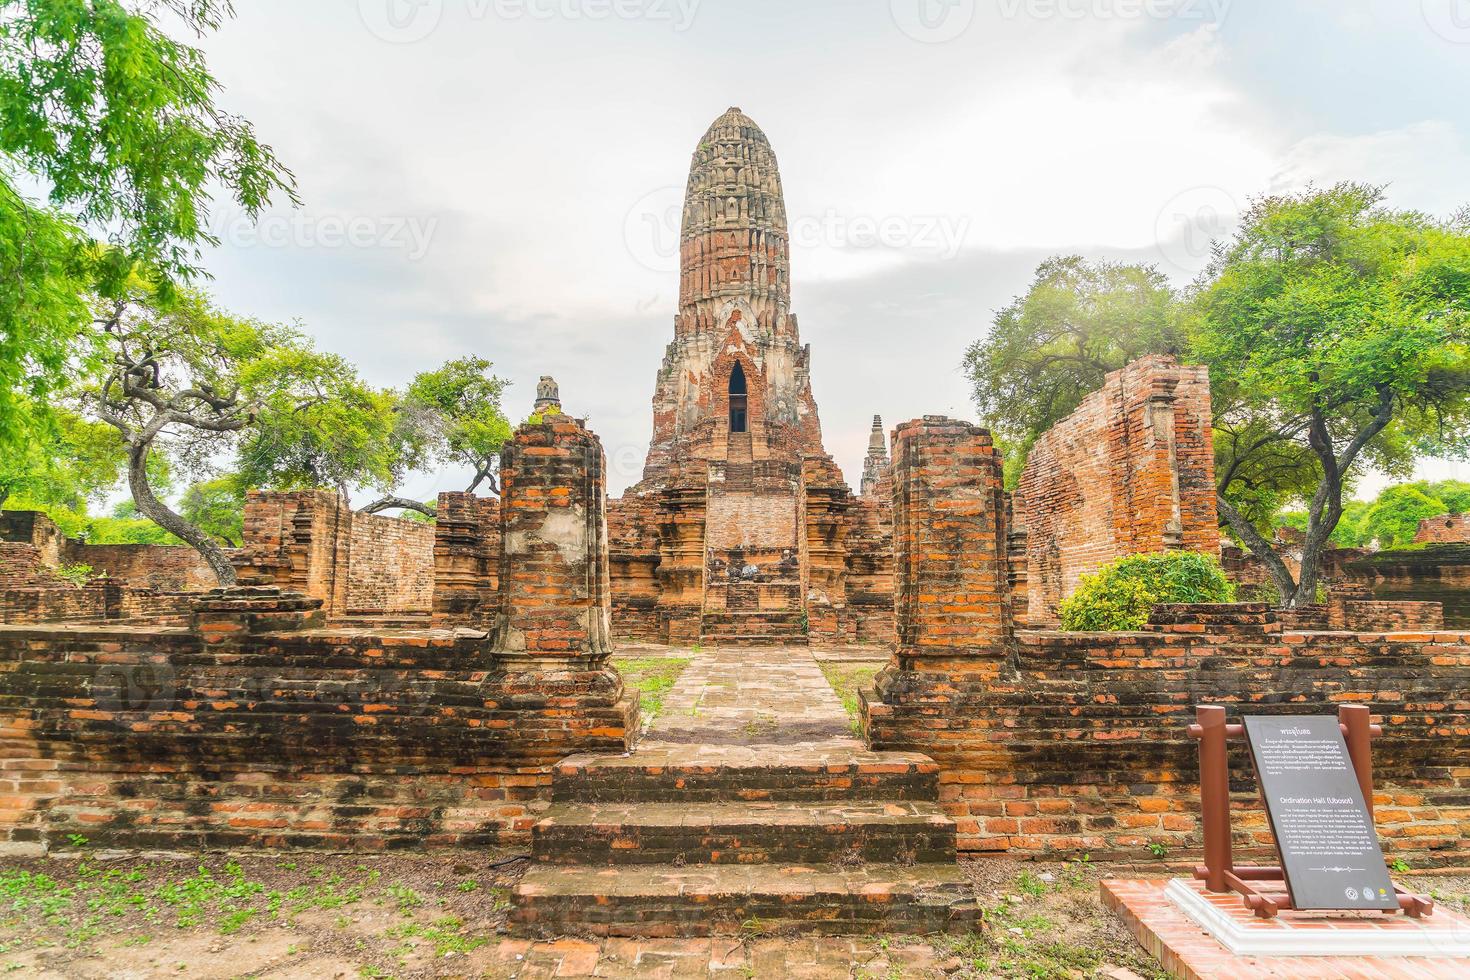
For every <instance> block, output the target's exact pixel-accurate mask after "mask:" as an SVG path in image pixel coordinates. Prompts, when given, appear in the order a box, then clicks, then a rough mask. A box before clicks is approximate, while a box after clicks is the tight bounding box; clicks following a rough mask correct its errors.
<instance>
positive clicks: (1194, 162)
mask: <svg viewBox="0 0 1470 980" xmlns="http://www.w3.org/2000/svg"><path fill="white" fill-rule="evenodd" d="M437 6H438V8H440V10H441V15H440V16H439V19H438V21H437V22H436V23H435V25H434V27H433V29H432V30H431V31H429V32H428V33H427V34H426V35H425V36H424V37H423V38H422V40H419V41H417V42H416V43H404V44H390V43H385V42H384V41H382V40H381V39H380V38H379V37H377V36H375V35H374V34H373V33H372V32H371V31H370V30H368V29H367V28H366V27H364V25H363V23H362V21H361V20H360V19H359V16H358V7H359V4H358V2H357V0H338V2H336V3H331V4H327V3H320V4H318V3H313V4H302V3H300V2H299V0H255V2H252V3H251V4H249V5H241V8H240V19H239V20H238V21H236V22H232V23H230V24H228V25H226V27H225V29H224V30H223V32H222V33H221V34H219V35H218V36H216V37H212V38H210V39H209V40H208V41H207V48H208V55H209V58H210V62H211V65H212V66H213V67H214V68H215V70H216V73H217V74H218V75H219V77H220V78H221V79H222V81H224V83H225V85H226V92H225V94H224V96H223V103H224V104H225V105H226V106H228V107H229V108H230V109H231V110H232V111H239V112H241V113H243V114H244V115H245V116H246V117H248V118H250V119H251V120H252V121H254V122H255V123H256V125H257V127H258V128H259V129H260V131H261V133H262V135H263V136H264V137H265V138H266V139H268V140H269V141H270V142H271V143H273V144H274V145H275V147H276V149H277V150H278V152H279V153H280V155H281V157H282V158H283V159H285V160H286V161H288V162H289V163H290V165H291V166H292V167H293V168H294V169H295V170H296V172H297V174H298V176H299V177H300V180H301V188H302V193H303V197H304V198H305V200H306V205H305V208H304V209H303V212H302V215H303V216H305V218H306V219H308V220H309V221H310V222H312V223H314V224H313V225H312V226H313V227H320V222H321V221H323V220H338V219H340V220H345V221H351V220H352V219H354V218H357V217H362V216H368V217H372V218H376V219H383V218H403V219H413V220H416V221H417V222H419V227H421V228H427V227H429V226H430V225H432V228H433V232H432V236H431V239H430V241H429V242H428V247H427V250H426V251H424V253H423V255H422V256H420V257H418V258H417V259H414V258H411V257H410V256H409V254H407V252H406V251H405V250H402V249H396V250H395V249H392V248H385V247H382V243H381V242H379V243H376V244H369V245H368V246H366V247H346V246H344V247H336V248H323V247H320V246H319V245H313V247H304V246H303V245H302V243H300V242H299V241H289V242H287V243H286V244H285V245H282V246H279V247H265V246H262V245H260V244H254V245H249V246H246V245H243V244H240V243H233V244H227V245H226V246H225V247H223V248H221V249H220V250H218V251H217V252H216V253H215V254H213V255H212V256H211V257H210V258H209V264H210V266H211V268H212V269H213V270H214V271H215V272H216V274H217V276H218V279H217V281H216V283H215V288H216V291H217V292H218V294H219V296H220V298H221V300H222V301H223V302H224V303H225V304H226V305H227V306H230V307H231V308H234V309H237V310H240V311H241V312H244V313H249V314H252V315H256V316H263V317H272V318H279V319H291V318H294V317H297V316H300V317H301V318H302V319H303V320H304V322H305V325H306V327H307V328H308V329H309V330H311V331H312V332H313V333H314V334H316V335H317V336H318V337H319V338H320V340H321V342H322V343H323V345H325V346H328V347H331V348H333V349H336V350H340V351H342V352H344V353H346V354H347V355H348V356H350V357H352V358H353V359H354V360H356V361H357V362H358V363H359V364H361V366H362V367H363V369H364V370H365V371H366V372H367V373H368V374H369V376H370V377H372V378H373V380H375V381H377V382H378V383H382V384H389V383H402V382H403V381H405V380H406V379H407V378H408V377H409V376H411V375H412V373H413V372H415V371H417V370H422V369H425V368H429V367H432V366H434V365H435V364H437V363H439V362H441V361H443V360H444V359H445V358H448V357H454V356H460V355H463V354H466V353H478V354H482V355H484V356H486V357H489V358H491V359H492V360H494V361H495V362H496V366H497V370H499V371H501V372H502V373H504V374H506V375H508V376H509V377H511V378H512V379H513V380H514V382H515V387H514V388H513V389H512V391H511V394H510V396H509V401H510V407H511V409H512V412H513V413H521V412H523V411H524V410H526V409H528V408H529V403H530V400H531V397H532V391H533V390H534V385H535V381H536V378H537V377H538V376H539V375H541V374H543V373H551V374H555V375H556V376H557V377H558V380H560V381H561V382H562V385H563V392H564V396H565V398H566V400H567V403H568V407H569V408H570V409H571V410H573V411H579V412H585V413H587V414H590V415H591V417H592V421H593V427H594V429H596V431H598V432H599V434H600V435H601V436H602V438H603V441H604V444H605V445H606V446H607V448H608V451H609V455H610V457H611V456H613V455H614V454H615V453H619V452H621V453H622V454H623V456H624V457H627V456H629V455H630V454H631V455H632V456H633V457H636V456H638V455H639V453H640V452H641V447H642V446H644V445H646V441H647V439H648V436H649V431H650V427H651V419H650V407H649V401H650V398H651V395H652V389H653V381H654V374H655V372H656V370H657V367H658V362H659V359H660V356H661V354H662V349H663V346H664V344H665V343H667V341H668V340H669V338H670V335H671V332H672V319H673V314H674V303H675V288H676V275H675V272H674V271H673V269H672V267H671V266H669V265H668V264H667V263H660V262H659V261H657V258H658V256H657V255H655V256H654V257H653V260H650V258H649V255H648V254H647V252H648V249H647V244H648V243H647V241H644V240H640V241H634V242H631V243H630V241H629V236H630V232H629V228H630V225H631V226H632V227H634V228H637V227H638V226H639V221H640V218H641V215H640V212H639V209H640V208H644V207H647V206H648V205H647V202H648V201H649V200H653V201H654V205H653V207H654V208H655V210H658V209H659V208H660V207H662V205H660V204H659V203H658V202H659V201H663V200H664V198H668V199H669V200H671V201H672V202H674V204H675V206H677V201H678V196H679V192H680V189H681V188H682V186H683V183H684V179H685V176H686V172H687V167H688V162H689V155H690V152H691V150H692V149H693V148H694V144H695V142H696V141H697V139H698V138H699V135H700V134H701V132H702V131H703V129H704V127H705V126H706V125H708V123H709V121H710V120H712V119H713V118H714V117H715V116H717V115H718V114H719V113H720V112H722V111H723V110H724V109H725V107H726V106H728V105H731V104H738V105H741V106H743V108H744V109H745V110H746V111H747V112H748V113H749V114H750V115H751V116H752V117H753V118H755V119H756V120H757V121H758V122H759V123H760V124H761V125H762V126H763V127H764V128H765V130H766V132H767V134H768V135H769V136H770V138H771V140H772V142H773V144H774V146H775V149H776V152H777V154H778V156H779V157H780V160H781V164H782V173H783V177H784V180H785V187H786V193H787V202H788V212H789V214H790V216H791V220H792V224H793V230H794V231H796V230H798V229H802V230H804V231H803V233H801V234H798V237H797V241H796V247H795V250H794V254H793V259H792V265H793V270H792V271H793V292H794V307H795V309H796V311H797V313H798V314H799V315H800V317H801V323H802V329H803V333H804V337H805V339H806V340H807V341H809V342H810V343H811V344H812V347H813V360H814V379H813V381H814V385H815V388H816V394H817V397H818V402H819V405H820V407H821V412H822V419H823V423H824V428H825V431H826V434H827V440H828V445H829V448H830V449H832V451H833V452H834V453H835V454H837V456H838V461H839V463H841V465H842V466H843V468H844V471H845V472H846V473H847V475H848V477H849V479H850V480H852V481H854V482H855V481H856V480H857V478H858V474H859V470H860V463H861V456H862V452H863V447H864V445H865V443H866V435H867V427H868V422H869V420H870V418H871V416H872V414H873V413H874V412H882V413H883V414H884V416H885V419H886V420H887V421H889V422H890V423H892V422H895V421H899V420H901V419H902V418H910V417H913V416H915V415H919V414H923V413H924V412H933V411H947V412H952V413H954V414H959V415H965V414H968V413H969V406H968V401H967V395H966V389H965V384H964V380H963V378H962V377H961V376H960V375H959V371H958V367H959V358H960V356H961V354H962V352H963V349H964V346H965V344H966V343H967V342H968V341H970V340H973V339H974V338H976V337H978V336H980V335H981V334H982V333H983V332H984V331H985V329H986V327H987V326H988V324H989V323H990V320H991V317H992V315H993V312H994V310H995V309H996V308H997V307H998V306H1000V305H1003V304H1004V303H1005V302H1006V301H1008V300H1009V298H1010V297H1011V296H1013V295H1015V294H1017V293H1019V292H1021V291H1023V290H1024V289H1025V287H1026V285H1027V283H1028V282H1029V280H1030V273H1031V270H1032V269H1033V268H1034V266H1035V263H1036V261H1038V260H1039V259H1040V258H1043V257H1045V256H1046V255H1047V254H1052V253H1059V252H1074V251H1076V252H1082V253H1083V254H1088V255H1091V256H1094V257H1102V256H1108V257H1114V258H1134V259H1140V260H1145V261H1156V262H1159V263H1161V264H1162V265H1163V266H1164V267H1165V268H1166V269H1167V271H1169V272H1170V273H1171V274H1172V275H1174V276H1176V277H1177V278H1179V279H1188V278H1189V277H1190V276H1192V275H1193V273H1194V271H1195V270H1196V269H1197V268H1198V266H1199V265H1201V264H1202V263H1203V261H1204V258H1205V248H1204V246H1205V245H1206V244H1207V239H1208V237H1209V234H1212V233H1215V232H1222V233H1223V230H1226V229H1228V224H1229V221H1230V220H1232V219H1233V216H1234V212H1235V211H1237V210H1238V209H1239V207H1240V206H1243V204H1244V202H1245V200H1246V198H1248V197H1249V196H1250V195H1251V194H1254V193H1259V192H1261V191H1263V190H1266V189H1269V188H1285V187H1295V186H1299V185H1300V184H1301V183H1302V182H1304V181H1306V180H1316V181H1317V182H1319V183H1324V182H1328V181H1330V180H1335V179H1339V178H1340V177H1352V178H1356V179H1368V180H1375V181H1379V180H1381V181H1391V182H1392V187H1391V190H1390V195H1391V201H1392V202H1393V203H1394V204H1396V205H1401V206H1415V207H1422V208H1425V209H1428V210H1433V211H1436V212H1441V213H1442V212H1444V211H1446V210H1448V209H1449V208H1450V207H1452V206H1453V205H1454V204H1456V203H1459V202H1457V201H1455V200H1454V198H1455V197H1456V195H1457V194H1458V195H1463V194H1464V193H1465V192H1464V186H1465V185H1464V176H1463V175H1464V174H1465V173H1467V172H1470V167H1467V166H1466V164H1467V163H1470V159H1467V152H1466V147H1465V143H1464V140H1465V135H1464V134H1465V129H1464V126H1463V121H1461V122H1459V123H1457V122H1453V121H1448V120H1434V121H1427V122H1426V121H1422V120H1420V119H1419V118H1418V117H1417V116H1416V115H1415V100H1413V99H1409V98H1405V99H1402V100H1401V101H1400V102H1399V103H1398V104H1396V107H1395V118H1394V119H1393V120H1392V121H1391V122H1390V123H1389V124H1387V125H1386V126H1382V127H1378V128H1380V129H1382V131H1381V132H1371V133H1367V134H1364V133H1362V132H1342V131H1340V130H1341V129H1342V127H1341V126H1336V127H1334V126H1330V125H1324V124H1323V123H1321V122H1319V121H1317V119H1316V117H1315V116H1313V115H1312V114H1311V113H1310V112H1309V111H1307V110H1305V109H1297V110H1296V111H1295V112H1286V111H1284V110H1282V107H1281V106H1280V105H1278V102H1280V101H1282V100H1283V99H1284V97H1285V96H1286V95H1287V94H1296V93H1297V92H1298V91H1299V90H1298V89H1294V88H1289V86H1297V85H1300V84H1302V83H1301V82H1300V81H1299V80H1298V79H1297V78H1296V76H1295V75H1294V74H1293V73H1294V72H1295V71H1296V70H1297V68H1298V67H1299V66H1297V65H1295V64H1292V65H1288V66H1285V67H1284V68H1282V71H1281V78H1279V79H1277V80H1276V81H1275V82H1274V83H1273V84H1274V85H1275V86H1276V88H1275V89H1274V90H1272V89H1270V88H1265V89H1263V88H1262V87H1260V86H1259V85H1255V84H1249V85H1248V84H1247V82H1250V83H1256V82H1258V81H1259V78H1257V77H1255V76H1254V75H1253V76H1251V77H1250V78H1246V77H1245V76H1244V75H1243V74H1242V73H1243V72H1249V71H1254V70H1255V69H1254V67H1253V66H1252V67H1243V66H1242V64H1241V59H1240V56H1241V55H1242V53H1243V51H1244V49H1243V48H1241V47H1239V45H1241V44H1249V43H1260V42H1259V41H1258V40H1257V41H1256V42H1252V41H1250V40H1247V41H1241V40H1240V38H1242V37H1245V38H1250V37H1251V35H1249V34H1248V33H1247V29H1248V28H1250V26H1251V23H1250V16H1249V13H1248V12H1247V11H1245V10H1243V9H1242V10H1235V9H1230V10H1229V11H1228V12H1227V16H1226V17H1225V18H1224V19H1223V22H1222V23H1220V24H1217V23H1215V22H1214V21H1213V20H1207V21H1206V22H1202V23H1195V22H1180V23H1176V22H1168V21H1161V20H1155V19H1149V18H1138V17H1134V18H1129V17H1117V16H1113V17H1107V18H1097V17H1085V18H1072V17H1058V16H1040V15H1038V13H1037V11H1041V10H1044V9H1050V8H1049V7H1046V5H1041V6H1036V5H1032V6H1027V5H1025V4H1022V5H1020V6H1017V5H1015V4H1012V5H1010V7H1009V8H1006V9H1015V10H1018V11H1020V13H1018V14H1014V15H1012V16H1009V17H1007V16H1005V11H1004V10H1003V9H1002V8H1001V7H1000V6H998V5H992V4H976V5H975V14H974V19H973V22H972V23H970V24H969V25H968V26H967V27H966V28H965V30H964V31H963V32H961V33H960V35H959V36H957V37H955V38H954V39H953V40H951V41H949V42H948V43H943V44H925V43H918V42H916V41H914V40H912V39H911V38H910V37H908V36H906V35H905V34H904V33H903V31H902V30H900V29H899V28H898V27H897V26H896V25H895V23H894V22H893V20H892V19H891V17H890V10H889V8H890V5H889V4H888V3H886V2H880V3H875V4H867V5H855V4H851V3H836V2H830V3H829V2H824V0H810V2H807V0H803V2H802V3H799V4H793V3H790V2H789V0H769V2H767V0H741V2H739V3H728V2H721V0H703V2H702V3H700V4H699V5H698V8H697V10H695V11H694V18H693V22H692V24H691V25H690V26H689V28H688V30H685V31H675V30H673V29H672V28H671V26H670V25H668V24H665V23H659V22H654V21H647V22H644V21H636V20H631V21H630V20H616V19H614V20H608V21H603V22H595V23H594V22H590V21H587V20H585V19H581V20H579V19H574V18H573V19H561V20H556V19H553V20H536V19H529V18H519V19H507V18H498V19H497V18H495V17H493V16H483V15H481V16H476V15H475V11H476V10H479V11H482V12H483V11H485V10H487V9H489V8H488V7H487V5H485V4H483V3H479V4H475V3H471V4H463V3H455V2H449V0H446V2H445V3H443V4H439V5H437ZM1194 6H1195V7H1198V4H1195V5H1194ZM1308 6H1311V5H1310V4H1308ZM1032 7H1035V8H1036V9H1035V10H1033V9H1032ZM1320 23H1321V25H1322V26H1321V30H1324V31H1342V30H1352V29H1353V28H1351V27H1346V28H1345V27H1344V25H1343V24H1341V23H1338V22H1336V21H1334V20H1333V19H1332V18H1327V17H1324V18H1321V20H1320ZM1353 23H1355V24H1356V23H1357V22H1356V21H1354V22H1353ZM1400 33H1404V34H1405V35H1411V36H1412V40H1411V42H1406V43H1416V44H1417V43H1423V44H1430V43H1432V44H1433V45H1434V46H1435V47H1434V52H1433V56H1434V57H1436V58H1442V57H1444V51H1443V50H1442V49H1446V48H1448V47H1449V45H1447V44H1445V43H1444V42H1443V41H1442V40H1441V39H1439V38H1438V37H1436V36H1434V35H1433V34H1432V33H1431V32H1429V31H1428V30H1427V29H1424V28H1423V27H1422V25H1420V26H1419V27H1414V26H1413V25H1412V24H1411V25H1409V26H1408V27H1403V28H1402V30H1401V32H1400ZM1395 36H1397V35H1395ZM1287 54H1288V55H1289V54H1290V52H1289V51H1288V52H1287ZM1313 84H1316V83H1315V82H1314V83H1313ZM1406 88H1407V83H1406ZM1405 94H1406V95H1407V94H1409V93H1408V92H1407V91H1406V93H1405ZM660 195H663V196H662V197H660ZM665 203H667V202H665ZM630 212H632V213H633V217H632V218H631V219H630ZM660 213H661V212H660ZM629 447H633V448H631V449H630V448H629ZM636 470H637V467H636V466H628V465H626V464H619V463H617V462H616V461H614V463H613V474H612V481H611V482H612V486H613V489H614V490H615V491H617V490H620V489H621V488H622V487H624V486H626V485H627V484H628V483H631V482H633V480H634V479H636V477H637V472H636ZM455 479H458V477H456V476H454V475H452V474H428V475H425V476H424V477H423V478H422V479H421V480H417V481H415V484H414V486H413V487H412V488H411V490H412V492H413V493H414V494H415V495H420V496H425V495H427V494H428V493H429V492H431V491H432V490H434V489H437V488H438V487H441V486H450V485H452V482H453V480H455Z"/></svg>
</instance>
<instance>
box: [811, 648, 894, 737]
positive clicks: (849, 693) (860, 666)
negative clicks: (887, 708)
mask: <svg viewBox="0 0 1470 980" xmlns="http://www.w3.org/2000/svg"><path fill="white" fill-rule="evenodd" d="M820 666H821V668H822V676H823V677H825V678H827V683H828V684H830V685H832V690H834V691H836V692H837V697H838V698H840V699H841V700H842V709H843V710H844V711H846V712H847V724H848V727H850V728H851V729H852V731H853V734H857V731H858V728H859V724H860V723H859V720H858V691H861V690H863V689H864V688H866V687H869V686H871V685H872V683H873V675H874V674H876V673H878V671H879V669H880V668H881V667H882V664H874V663H846V662H843V661H837V662H829V663H823V664H820Z"/></svg>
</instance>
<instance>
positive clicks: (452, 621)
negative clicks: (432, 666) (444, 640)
mask: <svg viewBox="0 0 1470 980" xmlns="http://www.w3.org/2000/svg"><path fill="white" fill-rule="evenodd" d="M499 606H500V501H499V500H497V499H495V498H494V497H477V496H475V495H474V494H472V493H441V494H440V495H439V502H438V506H437V507H436V508H435V520H434V625H435V626H446V627H447V626H472V627H476V628H479V629H487V628H489V627H490V626H491V625H493V623H494V621H495V614H496V612H497V610H498V609H499Z"/></svg>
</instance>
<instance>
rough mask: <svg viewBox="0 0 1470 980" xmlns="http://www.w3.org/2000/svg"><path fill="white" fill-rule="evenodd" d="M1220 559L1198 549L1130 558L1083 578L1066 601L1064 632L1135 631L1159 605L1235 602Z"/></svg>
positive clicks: (1063, 617) (1130, 556)
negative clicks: (1164, 603) (1160, 603)
mask: <svg viewBox="0 0 1470 980" xmlns="http://www.w3.org/2000/svg"><path fill="white" fill-rule="evenodd" d="M1234 601H1235V585H1234V583H1232V582H1231V581H1230V580H1229V579H1227V578H1226V577H1225V570H1224V569H1222V568H1221V567H1220V562H1219V559H1217V558H1215V557H1213V556H1212V555H1204V554H1200V553H1199V552H1197V551H1163V552H1159V553H1157V554H1152V555H1129V556H1128V557H1126V558H1119V559H1118V560H1117V561H1115V562H1111V563H1110V564H1107V565H1104V566H1103V567H1102V568H1100V569H1099V570H1098V571H1097V572H1096V573H1094V574H1092V575H1084V576H1082V584H1081V585H1080V586H1079V587H1078V589H1077V592H1076V593H1075V594H1074V595H1073V596H1072V597H1071V598H1070V599H1068V600H1066V601H1065V602H1063V603H1062V609H1061V612H1062V629H1064V630H1136V629H1138V628H1140V627H1141V626H1143V625H1144V624H1145V623H1147V622H1148V614H1149V611H1150V610H1151V609H1153V607H1154V604H1155V603H1159V602H1234Z"/></svg>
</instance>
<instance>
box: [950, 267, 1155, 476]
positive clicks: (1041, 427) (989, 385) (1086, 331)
mask: <svg viewBox="0 0 1470 980" xmlns="http://www.w3.org/2000/svg"><path fill="white" fill-rule="evenodd" d="M1182 347H1183V337H1182V335H1181V334H1180V329H1179V325H1178V317H1177V313H1176V310H1175V308H1174V294H1173V291H1172V290H1171V289H1170V288H1169V284H1168V282H1167V281H1166V280H1165V278H1164V277H1163V276H1162V275H1161V274H1160V273H1159V272H1158V270H1156V269H1154V268H1152V267H1149V266H1141V265H1124V264H1116V263H1110V262H1099V263H1090V262H1087V261H1085V260H1084V259H1082V258H1080V257H1079V256H1075V255H1071V256H1065V257H1055V258H1050V259H1047V260H1046V261H1045V262H1043V263H1042V264H1041V266H1040V267H1039V268H1038V269H1037V270H1036V278H1035V280H1034V281H1033V282H1032V284H1031V287H1030V289H1029V290H1027V292H1026V294H1025V295H1024V296H1021V297H1018V298H1017V299H1015V300H1013V301H1012V302H1011V304H1010V305H1009V306H1007V307H1006V308H1005V309H1003V310H1001V311H1000V312H999V313H997V314H996V317H995V324H994V326H993V328H992V329H991V331H990V332H989V333H988V334H987V335H986V336H985V337H984V338H983V339H981V340H979V341H976V342H975V343H974V344H972V345H971V346H970V348H969V350H968V351H966V353H965V372H966V375H967V376H968V377H969V379H970V384H971V387H972V391H973V395H974V398H975V404H976V406H977V407H978V409H979V411H980V417H981V419H982V421H984V422H985V424H987V425H988V426H990V428H991V431H992V432H993V433H995V434H996V435H997V436H998V437H999V438H1000V440H1001V441H1002V443H1003V444H1004V445H1005V447H1006V449H1007V453H1006V462H1007V470H1008V473H1010V474H1012V475H1014V476H1019V468H1020V462H1021V461H1023V460H1024V458H1025V455H1026V453H1027V451H1029V449H1030V447H1031V443H1032V442H1034V441H1035V439H1036V437H1037V436H1039V435H1040V434H1041V433H1043V432H1045V431H1046V430H1047V429H1049V428H1051V427H1052V426H1053V425H1055V424H1056V423H1057V422H1059V421H1061V420H1062V419H1063V418H1065V417H1066V416H1067V415H1068V414H1070V413H1071V412H1072V410H1073V409H1075V408H1076V407H1077V405H1078V404H1079V403H1080V402H1081V401H1082V399H1083V398H1084V397H1085V396H1086V395H1087V394H1089V393H1090V392H1092V391H1095V390H1097V389H1098V388H1099V387H1101V385H1102V382H1103V378H1104V376H1106V375H1107V373H1108V372H1109V371H1116V370H1117V369H1118V368H1120V367H1122V366H1123V365H1125V364H1127V363H1128V362H1129V361H1132V360H1136V359H1137V358H1139V357H1141V356H1143V355H1144V354H1177V353H1179V352H1180V350H1181V349H1182ZM1012 482H1013V481H1012Z"/></svg>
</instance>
